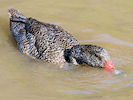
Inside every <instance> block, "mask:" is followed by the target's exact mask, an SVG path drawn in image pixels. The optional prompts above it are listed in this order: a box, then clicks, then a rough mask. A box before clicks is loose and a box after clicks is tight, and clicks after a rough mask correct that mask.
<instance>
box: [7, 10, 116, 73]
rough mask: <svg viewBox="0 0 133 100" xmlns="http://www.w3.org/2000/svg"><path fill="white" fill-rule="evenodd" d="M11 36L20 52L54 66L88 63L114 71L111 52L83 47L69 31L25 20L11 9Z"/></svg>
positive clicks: (17, 11) (92, 46) (84, 45)
mask: <svg viewBox="0 0 133 100" xmlns="http://www.w3.org/2000/svg"><path fill="white" fill-rule="evenodd" d="M8 16H9V21H10V33H11V34H12V36H13V38H14V39H15V41H16V42H17V47H18V49H19V50H20V51H21V52H22V53H24V54H26V55H28V56H30V57H32V58H34V59H39V60H41V61H44V62H48V63H53V64H61V65H62V64H63V65H64V64H65V63H68V64H74V65H82V64H86V65H88V66H91V67H95V68H104V69H106V70H108V71H113V70H114V69H115V67H114V64H113V63H112V61H111V58H110V56H109V54H108V52H107V51H106V50H105V49H104V48H102V47H100V46H96V45H93V44H80V42H79V41H78V40H77V39H76V38H75V37H74V36H73V35H72V34H71V33H69V32H68V31H66V30H65V29H63V28H62V27H60V26H58V25H54V24H49V23H45V22H41V21H38V20H36V19H34V18H32V17H29V18H28V17H25V16H24V15H23V14H22V13H20V12H19V10H17V9H15V8H10V9H8Z"/></svg>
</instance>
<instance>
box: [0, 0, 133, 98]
mask: <svg viewBox="0 0 133 100" xmlns="http://www.w3.org/2000/svg"><path fill="white" fill-rule="evenodd" d="M132 4H133V1H132V0H126V1H125V0H28V1H27V0H21V1H20V0H0V8H1V9H0V51H1V52H0V99H1V100H9V99H10V100H68V99H69V100H125V99H127V100H131V99H132V98H133V96H132V94H133V39H132V37H133V6H132ZM11 7H14V8H17V9H19V10H20V11H21V12H23V14H24V15H26V16H27V17H30V16H31V17H33V18H36V19H38V20H40V21H44V22H48V23H54V24H57V25H60V26H62V27H63V28H64V29H66V30H68V31H70V32H71V34H73V35H74V36H75V37H76V38H77V39H78V40H79V41H80V42H81V43H82V44H96V45H100V46H102V47H104V48H105V49H107V50H108V51H109V54H110V55H111V58H112V60H113V62H114V64H115V66H116V67H117V69H119V70H124V72H125V74H123V75H111V74H110V73H109V72H106V71H104V70H100V69H95V68H90V67H86V66H84V67H83V66H77V67H74V66H73V67H71V68H66V69H60V68H58V67H57V66H54V65H50V64H45V63H42V62H39V61H35V60H33V59H31V58H29V57H27V56H26V55H23V54H22V53H21V52H19V50H18V49H17V46H16V42H15V41H14V40H13V38H12V36H11V34H10V32H9V19H8V14H7V9H8V8H11Z"/></svg>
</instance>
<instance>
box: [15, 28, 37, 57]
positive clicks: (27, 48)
mask: <svg viewBox="0 0 133 100" xmlns="http://www.w3.org/2000/svg"><path fill="white" fill-rule="evenodd" d="M35 41H36V40H35V36H34V35H32V34H30V33H26V30H25V29H20V31H19V37H18V41H17V45H18V48H19V50H20V51H21V52H23V53H24V54H27V55H29V56H31V57H32V58H38V57H39V52H38V51H37V48H36V47H35Z"/></svg>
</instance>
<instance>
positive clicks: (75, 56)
mask: <svg viewBox="0 0 133 100" xmlns="http://www.w3.org/2000/svg"><path fill="white" fill-rule="evenodd" d="M64 55H65V59H66V61H67V62H69V63H77V64H83V63H85V64H87V65H89V66H92V67H101V68H103V67H105V59H107V60H108V61H110V57H109V55H108V53H107V51H106V50H105V49H103V48H102V47H100V46H96V45H75V46H73V47H72V48H71V49H67V50H65V52H64ZM75 61H76V62H75Z"/></svg>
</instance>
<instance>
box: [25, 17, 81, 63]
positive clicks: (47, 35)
mask: <svg viewBox="0 0 133 100" xmlns="http://www.w3.org/2000/svg"><path fill="white" fill-rule="evenodd" d="M25 29H26V31H27V32H28V33H30V34H32V35H34V36H35V40H36V41H35V47H36V48H37V51H38V52H39V54H40V56H39V59H42V60H45V61H47V62H52V63H55V62H62V61H64V50H65V49H70V48H71V47H72V46H73V45H77V44H79V42H78V41H77V40H76V39H75V38H74V37H73V36H72V35H71V34H70V33H68V32H67V31H66V30H64V29H63V28H61V27H59V26H57V25H53V24H48V23H42V22H39V21H37V20H35V19H32V18H29V19H28V20H27V22H26V24H25Z"/></svg>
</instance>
